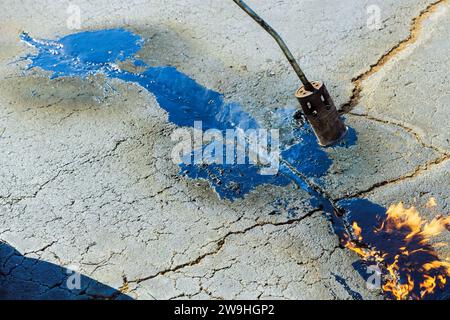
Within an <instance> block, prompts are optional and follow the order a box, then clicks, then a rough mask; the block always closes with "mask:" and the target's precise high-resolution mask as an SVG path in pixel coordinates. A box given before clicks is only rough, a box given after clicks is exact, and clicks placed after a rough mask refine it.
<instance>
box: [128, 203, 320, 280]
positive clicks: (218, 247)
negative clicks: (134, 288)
mask: <svg viewBox="0 0 450 320" xmlns="http://www.w3.org/2000/svg"><path fill="white" fill-rule="evenodd" d="M320 211H321V210H320V209H314V210H312V211H310V212H308V213H306V214H305V215H303V216H302V217H300V218H296V219H290V220H287V221H284V222H259V223H256V224H254V225H252V226H250V227H247V228H245V229H243V230H239V231H230V232H228V233H227V234H225V235H224V236H223V237H222V238H221V239H219V240H217V241H216V248H215V250H213V251H210V252H207V253H204V254H202V255H201V256H199V257H197V258H196V259H195V260H191V261H189V262H186V263H183V264H180V265H177V266H175V267H172V268H169V269H166V270H162V271H159V272H158V273H156V274H153V275H151V276H148V277H143V278H139V279H134V280H129V281H128V282H127V283H128V284H132V283H137V284H139V283H141V282H144V281H147V280H151V279H154V278H157V277H159V276H164V275H165V274H167V273H170V272H177V271H180V270H181V269H184V268H186V267H192V266H195V265H198V264H200V263H201V262H202V261H203V260H204V259H205V258H207V257H209V256H213V255H216V254H218V253H219V252H220V251H221V250H222V249H223V247H224V245H225V243H226V241H227V239H228V238H229V237H231V236H234V235H243V234H246V233H247V232H249V231H252V230H254V229H256V228H263V227H265V226H269V225H271V226H275V227H280V226H286V225H292V224H296V223H299V222H301V221H303V220H304V219H307V218H310V217H312V216H313V215H314V214H315V213H317V212H320Z"/></svg>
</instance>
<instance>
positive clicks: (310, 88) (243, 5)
mask: <svg viewBox="0 0 450 320" xmlns="http://www.w3.org/2000/svg"><path fill="white" fill-rule="evenodd" d="M233 1H234V2H235V3H236V4H237V5H238V6H239V7H241V9H242V10H244V11H245V12H246V13H247V14H248V15H249V16H250V17H252V18H253V20H255V21H256V22H257V23H258V24H259V25H260V26H261V27H263V28H264V30H266V31H267V32H268V33H269V34H270V35H271V36H272V37H273V38H274V39H275V41H276V42H277V43H278V45H279V46H280V48H281V50H282V51H283V53H284V55H285V56H286V58H287V59H288V61H289V63H290V64H291V66H292V68H293V69H294V71H295V73H296V74H297V76H298V77H299V78H300V81H301V82H302V83H303V85H304V86H305V89H306V90H308V91H311V92H314V91H315V88H314V87H313V85H312V84H311V82H309V80H308V78H306V75H305V74H304V73H303V71H302V69H301V68H300V66H299V64H298V63H297V61H296V60H295V58H294V56H293V54H292V52H291V51H290V50H289V48H288V47H287V45H286V43H285V42H284V40H283V39H282V38H281V37H280V35H279V34H278V33H277V32H276V31H275V30H274V29H273V28H272V27H271V26H270V25H269V24H267V22H265V21H264V20H263V19H262V18H261V17H260V16H259V15H258V14H257V13H256V12H255V11H253V10H252V9H251V8H250V7H249V6H248V5H247V4H246V3H245V2H244V1H242V0H233Z"/></svg>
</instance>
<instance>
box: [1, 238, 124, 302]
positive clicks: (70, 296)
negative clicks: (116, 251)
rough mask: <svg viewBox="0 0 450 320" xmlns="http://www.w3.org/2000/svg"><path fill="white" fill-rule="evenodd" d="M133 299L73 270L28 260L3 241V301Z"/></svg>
mask: <svg viewBox="0 0 450 320" xmlns="http://www.w3.org/2000/svg"><path fill="white" fill-rule="evenodd" d="M93 299H100V300H103V299H105V300H113V299H119V300H132V299H131V298H130V297H129V296H127V295H125V294H123V293H121V292H120V291H118V290H116V289H114V288H111V287H109V286H107V285H104V284H102V283H99V282H97V281H95V280H94V279H91V278H89V277H87V276H84V275H81V274H78V273H76V272H74V271H73V270H70V269H67V268H64V267H61V266H58V265H55V264H52V263H48V262H45V261H41V260H37V259H32V258H28V257H25V256H24V255H22V254H21V253H20V252H18V251H17V250H16V249H14V248H13V247H11V246H10V245H8V244H7V243H5V242H0V300H93Z"/></svg>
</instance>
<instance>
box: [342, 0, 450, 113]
mask: <svg viewBox="0 0 450 320" xmlns="http://www.w3.org/2000/svg"><path fill="white" fill-rule="evenodd" d="M449 1H450V0H438V1H436V2H433V3H431V4H430V5H428V6H427V7H426V8H425V9H424V10H422V11H421V12H420V13H419V15H418V16H417V17H415V18H414V19H413V20H412V23H411V28H410V33H409V36H408V37H407V38H406V39H403V40H402V41H400V42H399V43H397V44H396V45H395V46H394V47H393V48H392V49H390V50H389V51H388V52H387V53H385V54H383V55H382V56H381V57H380V58H379V59H378V61H377V62H375V63H374V64H372V65H370V67H369V69H368V70H367V71H365V72H364V73H362V74H360V75H358V76H356V77H355V78H353V79H352V83H353V85H354V87H353V92H352V95H351V97H350V100H349V101H348V102H347V103H345V104H344V105H343V106H342V107H341V113H342V114H347V113H350V112H351V111H352V110H353V108H354V107H356V106H357V105H358V104H359V103H360V101H361V93H362V91H363V87H364V81H366V80H367V79H368V78H370V77H371V76H372V75H374V74H375V73H377V72H378V71H380V70H381V69H382V68H383V67H384V66H385V65H386V64H387V63H388V62H389V61H391V60H392V59H394V58H395V57H397V56H398V55H399V54H401V53H402V51H404V50H405V49H406V48H407V47H409V46H410V45H412V44H414V43H416V42H417V41H418V39H419V38H420V36H421V34H422V27H423V24H424V22H425V20H427V19H428V18H429V17H430V16H431V15H433V14H434V13H435V12H436V10H437V9H439V7H440V6H441V5H444V4H447V3H449Z"/></svg>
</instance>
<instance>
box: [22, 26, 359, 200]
mask: <svg viewBox="0 0 450 320" xmlns="http://www.w3.org/2000/svg"><path fill="white" fill-rule="evenodd" d="M21 39H22V40H23V41H25V42H26V43H28V44H30V45H31V46H33V47H34V48H36V49H37V53H36V54H32V55H28V56H27V57H26V58H27V59H29V60H31V64H30V65H29V68H35V67H39V68H41V69H43V70H46V71H50V72H52V77H53V78H57V77H68V76H70V77H82V78H84V77H87V76H89V75H92V74H97V73H102V74H105V75H106V76H108V77H110V78H116V79H120V80H123V81H126V82H133V83H138V84H139V85H141V86H142V87H143V88H145V89H146V90H147V91H149V92H150V93H152V94H153V95H154V96H155V97H156V100H157V102H158V104H159V105H160V107H161V108H163V109H164V110H165V111H167V113H168V117H169V121H170V122H172V123H174V124H175V125H177V126H180V127H193V125H194V122H195V121H202V124H203V130H204V131H206V130H209V129H217V130H221V131H223V132H225V131H226V130H227V129H236V128H240V129H243V130H248V129H258V128H260V127H261V126H260V125H259V123H258V122H257V121H256V120H255V119H254V118H253V117H252V116H251V115H250V114H248V113H247V112H245V111H244V110H243V108H242V107H241V106H240V105H239V104H236V103H233V102H226V101H225V99H224V97H223V95H222V94H220V93H218V92H215V91H213V90H210V89H207V88H205V87H203V86H202V85H200V84H199V83H197V82H196V81H195V80H193V79H191V78H190V77H188V76H187V75H185V74H183V73H182V72H180V71H178V70H177V69H176V68H174V67H171V66H148V65H147V64H145V63H144V62H143V61H140V60H137V59H136V58H135V54H136V53H137V52H138V51H139V50H140V49H141V47H142V43H143V40H142V38H141V37H139V36H138V35H136V34H134V33H132V32H130V31H127V30H125V29H110V30H100V31H88V32H80V33H76V34H72V35H68V36H65V37H62V38H60V39H57V40H36V39H33V38H32V37H30V36H29V35H28V34H25V33H24V34H22V35H21ZM125 60H128V61H131V62H132V63H133V64H135V65H139V66H143V67H145V71H144V72H141V73H133V72H128V71H124V70H121V69H120V68H119V67H118V66H117V64H116V63H117V62H119V61H125ZM286 110H288V111H287V113H288V114H289V112H291V114H289V117H287V118H286V121H288V123H286V124H285V125H290V126H292V124H291V123H290V122H291V119H292V117H291V116H292V114H293V112H294V109H293V108H291V109H286ZM285 112H286V111H285ZM292 131H293V141H291V142H290V143H289V144H284V145H282V146H281V149H282V158H283V159H284V160H285V161H287V162H289V164H290V165H291V166H293V167H295V169H296V170H298V171H299V172H301V173H302V174H304V175H305V176H307V177H311V178H320V177H321V176H323V175H324V174H325V173H326V172H327V171H328V169H329V168H330V166H331V164H332V161H331V159H330V158H329V157H328V155H327V153H326V151H325V150H324V149H322V148H321V147H320V146H319V145H318V144H317V141H316V138H315V136H314V133H313V132H312V130H311V129H310V128H309V127H308V125H306V124H305V125H304V126H303V127H295V128H293V130H292ZM347 141H348V142H347V143H348V144H350V145H351V144H354V143H355V142H356V135H353V136H352V135H349V138H348V140H347ZM180 167H181V173H182V174H184V175H186V176H188V177H191V178H193V179H206V180H208V181H209V182H210V184H211V186H212V187H214V189H215V190H216V192H217V193H218V194H219V196H220V197H222V198H226V199H229V200H235V199H238V198H242V197H244V196H245V195H246V194H247V193H249V192H250V191H252V190H254V189H255V188H256V187H258V186H259V185H262V184H273V185H279V186H285V185H288V184H289V183H290V182H291V181H292V177H291V175H292V173H291V172H287V171H286V170H285V169H283V168H282V170H280V171H281V173H284V174H277V175H274V176H264V175H261V174H260V168H259V167H258V166H256V165H251V164H242V165H239V164H234V165H227V164H223V165H222V164H221V165H207V166H205V165H191V164H180Z"/></svg>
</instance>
